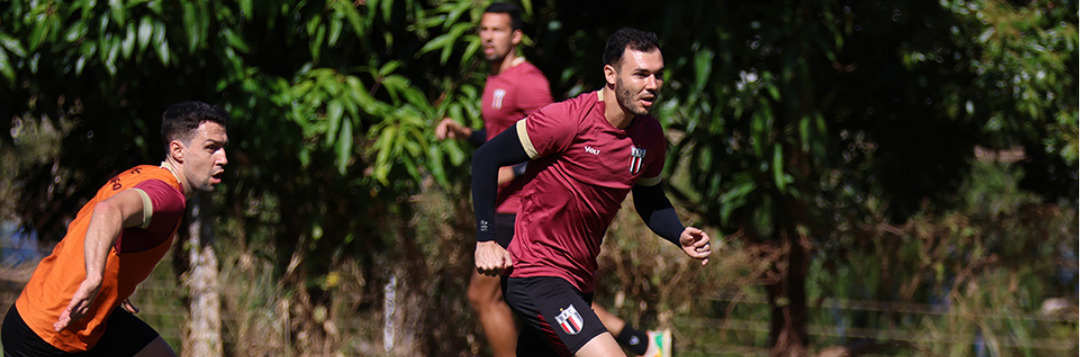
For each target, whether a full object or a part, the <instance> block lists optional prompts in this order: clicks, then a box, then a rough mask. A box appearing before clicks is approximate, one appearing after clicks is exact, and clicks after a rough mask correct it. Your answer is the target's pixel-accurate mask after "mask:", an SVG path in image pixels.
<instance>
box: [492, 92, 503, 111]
mask: <svg viewBox="0 0 1080 357" xmlns="http://www.w3.org/2000/svg"><path fill="white" fill-rule="evenodd" d="M494 94H495V98H492V101H491V107H492V108H495V109H502V100H503V98H504V97H506V90H505V89H496V90H495V93H494Z"/></svg>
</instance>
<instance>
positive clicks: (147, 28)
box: [138, 16, 154, 52]
mask: <svg viewBox="0 0 1080 357" xmlns="http://www.w3.org/2000/svg"><path fill="white" fill-rule="evenodd" d="M153 34H154V25H153V24H152V23H151V22H150V17H149V16H143V17H142V18H141V19H139V35H138V42H139V52H142V51H145V50H146V45H148V44H150V37H151V36H153Z"/></svg>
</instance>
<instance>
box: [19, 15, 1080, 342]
mask: <svg viewBox="0 0 1080 357" xmlns="http://www.w3.org/2000/svg"><path fill="white" fill-rule="evenodd" d="M484 5H486V4H481V3H477V2H474V1H466V0H455V1H436V0H429V1H424V0H367V1H364V0H360V1H341V0H325V1H304V2H294V1H283V0H271V1H254V0H240V1H236V2H213V1H207V0H192V1H183V2H174V1H161V0H131V1H125V0H109V1H96V0H76V1H71V2H65V3H62V2H57V1H41V0H39V1H13V2H6V3H4V4H3V5H0V84H2V85H0V117H4V118H11V117H16V118H19V119H18V120H15V121H12V122H11V124H8V121H7V120H6V119H5V120H2V122H4V124H2V125H4V127H5V128H7V129H9V132H11V133H13V134H11V135H2V136H0V138H2V139H0V140H3V143H2V146H0V147H16V148H27V146H26V145H25V141H20V140H22V139H19V137H18V135H17V134H18V133H21V131H20V130H15V129H19V128H24V127H39V126H41V127H49V126H50V125H51V127H54V128H58V129H57V131H55V132H58V133H61V135H63V138H64V139H63V142H62V146H61V147H62V150H60V151H59V152H58V153H54V154H53V155H50V156H51V157H48V158H37V159H35V160H34V161H33V163H32V164H28V165H27V166H29V168H28V169H26V170H21V169H20V170H19V173H18V175H19V176H18V182H20V184H19V185H25V186H20V187H25V189H24V190H21V196H20V197H21V198H20V201H19V203H18V205H19V207H20V210H19V211H18V213H19V214H20V215H21V216H22V218H23V220H24V222H27V223H29V224H31V225H33V226H34V227H35V228H37V229H38V230H41V231H42V233H43V236H44V237H45V238H46V239H52V240H55V239H57V238H58V237H59V236H60V233H62V232H61V230H62V229H63V228H62V227H63V225H62V224H60V223H61V222H63V219H64V215H65V214H70V213H71V212H74V211H75V209H76V207H77V206H78V204H79V203H80V201H79V200H81V199H83V198H85V197H88V196H89V195H90V192H91V191H92V190H94V189H96V188H97V187H98V184H99V183H100V182H103V181H104V180H105V179H106V178H107V177H108V176H110V175H112V174H114V173H115V172H117V170H122V169H123V168H125V167H128V166H131V165H135V164H139V163H147V162H154V160H157V159H158V158H159V157H161V156H162V155H161V153H162V150H161V149H160V147H161V143H160V142H159V140H158V139H157V137H158V135H157V132H158V129H159V128H158V125H159V120H158V119H157V118H158V116H159V115H160V113H161V111H162V110H163V109H164V108H165V107H166V106H167V105H168V104H171V103H173V102H176V101H179V100H185V99H196V100H203V101H207V102H211V103H215V104H219V105H221V106H223V107H224V108H226V110H228V111H229V112H230V113H231V114H232V116H233V122H232V123H231V124H230V128H229V129H230V134H231V143H230V146H229V149H228V150H229V155H230V166H229V168H228V169H227V175H229V177H228V178H227V182H228V184H227V185H225V187H223V190H221V191H223V192H218V195H217V196H216V201H215V205H216V206H217V207H219V208H220V209H221V210H222V216H223V217H225V219H224V221H226V223H227V224H226V225H225V226H226V227H229V229H230V230H231V231H230V232H227V234H222V235H220V236H221V237H222V239H223V240H229V239H231V241H229V242H228V243H224V244H227V245H233V246H237V247H240V248H241V249H246V250H251V251H254V252H255V254H256V255H258V256H263V257H266V258H267V259H269V260H272V261H273V262H274V271H275V277H276V278H278V279H280V282H281V284H282V286H284V287H285V290H287V292H286V295H288V296H289V298H290V299H293V300H295V301H297V302H299V304H298V305H297V306H300V307H299V308H297V309H294V310H293V311H292V312H291V313H292V314H295V315H297V317H298V318H297V319H296V321H307V322H302V323H299V324H298V325H296V326H291V328H292V329H293V330H294V331H296V332H298V333H297V335H301V334H300V333H299V332H300V331H304V332H305V334H307V335H311V334H320V333H324V332H325V331H322V330H323V329H324V328H323V327H320V325H318V323H319V321H321V320H320V319H322V320H325V316H324V317H322V318H319V317H318V316H322V315H320V313H318V311H324V312H325V310H319V306H322V305H325V304H326V303H327V302H328V301H329V300H330V299H331V298H332V297H333V294H334V291H335V289H336V286H337V283H335V281H336V278H332V277H335V276H337V275H334V274H336V272H334V271H333V270H334V269H335V268H334V266H335V264H338V263H341V262H342V261H345V260H353V261H356V262H358V263H359V264H360V266H361V267H362V268H363V272H362V275H364V276H365V279H367V281H368V283H367V285H364V286H363V287H362V290H363V291H362V294H358V295H361V296H363V297H362V298H360V299H361V300H363V301H361V302H360V303H359V304H360V305H359V306H378V305H379V304H381V298H380V297H379V294H380V292H379V290H380V289H379V286H381V285H383V283H385V282H387V280H388V279H389V277H390V276H397V275H399V274H400V275H401V276H402V277H406V278H402V279H403V280H404V282H403V283H402V284H404V285H405V286H406V287H408V289H406V290H409V291H415V294H420V293H422V292H424V291H453V289H454V286H456V285H455V284H458V285H460V284H459V283H460V282H461V281H458V280H454V279H460V278H461V276H463V275H462V274H464V273H467V272H468V270H467V267H465V268H463V269H462V268H460V267H458V268H451V266H454V262H453V259H447V260H448V261H447V262H442V261H439V262H433V260H438V258H433V257H459V256H461V255H462V254H466V255H465V256H466V257H467V252H465V253H462V252H461V251H460V250H461V249H464V248H461V247H458V246H451V245H455V244H456V245H465V244H467V243H468V241H469V239H468V237H463V238H462V239H459V240H452V241H448V240H438V239H433V238H431V237H428V236H423V235H421V234H419V233H425V234H426V233H431V232H427V231H423V232H418V231H417V228H416V227H415V226H414V225H413V224H411V223H410V222H409V221H408V218H410V217H413V213H414V211H413V210H414V209H415V202H416V201H414V200H416V199H417V197H420V196H416V194H418V193H421V192H425V193H431V192H433V191H438V190H439V189H442V190H444V192H445V193H446V194H447V195H448V196H449V197H450V198H451V199H450V201H452V202H457V203H449V204H448V205H449V206H450V207H453V208H454V211H455V212H456V213H453V214H448V215H447V216H444V217H439V218H435V219H444V220H446V221H448V222H451V223H453V224H457V225H458V227H461V230H462V231H464V232H468V231H469V229H468V227H469V224H468V223H467V222H468V217H467V215H468V214H467V212H464V213H462V212H463V211H462V209H464V208H466V206H464V205H462V204H460V203H461V202H464V201H463V197H465V194H466V192H465V188H466V185H465V184H464V183H465V182H467V178H468V176H467V171H466V166H467V165H464V164H465V163H466V162H467V160H468V159H469V155H468V154H467V152H468V150H467V149H465V148H464V146H463V145H462V144H460V143H456V142H435V141H434V140H433V138H432V135H431V126H432V123H433V122H434V121H435V120H436V119H438V118H442V117H444V116H449V117H453V118H455V119H457V120H459V121H461V122H464V123H467V124H469V125H472V126H474V127H478V126H479V110H478V108H477V106H478V104H479V97H480V88H481V85H482V76H483V71H484V68H483V66H484V64H483V63H482V62H483V61H482V59H481V58H479V56H477V52H478V49H479V43H478V40H477V37H476V36H475V35H474V34H473V31H472V29H473V28H474V27H473V26H474V25H473V24H474V23H475V21H476V19H478V18H479V15H480V11H482V9H483V6H484ZM521 5H522V7H523V8H524V9H525V15H526V18H527V20H529V24H528V27H527V28H526V32H527V34H528V35H529V38H528V40H527V41H526V42H527V44H528V46H527V48H525V49H524V50H523V52H524V54H525V55H526V56H527V57H528V58H529V59H530V60H531V61H533V62H534V63H537V65H538V66H539V67H540V68H541V69H542V70H543V71H544V72H545V73H547V74H548V76H549V78H550V79H551V82H552V84H553V93H555V95H556V97H557V98H556V99H562V98H559V97H560V96H563V97H566V96H572V95H576V94H579V93H582V92H584V91H589V90H594V89H596V88H599V86H600V85H602V77H601V73H602V71H601V66H602V65H601V63H600V58H601V56H600V53H601V51H602V49H603V44H604V41H605V40H606V38H607V36H608V35H609V34H610V33H612V32H613V31H615V30H616V29H618V28H619V27H621V26H626V25H632V26H635V27H640V28H644V29H648V30H653V31H656V32H658V33H659V35H660V36H661V43H662V46H663V50H664V54H665V59H666V61H667V63H666V65H667V71H666V72H665V80H666V86H665V88H667V89H666V90H665V92H664V93H663V94H662V100H663V102H662V103H660V105H659V108H658V110H657V113H656V114H657V116H658V117H660V118H661V120H662V121H663V122H664V124H665V126H666V127H667V128H668V129H669V132H670V133H671V134H672V135H671V136H672V138H673V139H675V140H673V144H674V148H673V149H672V150H670V151H669V153H670V157H669V162H671V163H672V165H669V167H668V172H669V173H670V172H676V171H678V170H686V172H687V178H688V183H687V184H676V185H674V186H673V188H675V191H676V193H675V196H676V197H678V198H679V200H680V201H681V203H682V204H683V205H684V206H685V207H688V208H689V209H691V210H693V211H695V212H694V213H695V214H696V215H699V216H700V217H701V219H702V220H703V221H704V222H703V223H706V224H709V225H715V226H719V227H721V228H722V230H723V231H724V232H726V233H728V234H729V235H728V237H725V238H724V239H736V240H738V241H739V242H740V243H741V244H744V245H743V246H744V247H747V249H752V250H755V251H760V252H766V253H763V255H762V256H768V257H778V258H777V259H775V260H774V261H773V262H774V265H773V269H774V270H775V273H776V274H777V276H782V278H781V279H779V280H777V281H776V282H775V283H773V284H770V285H769V286H768V288H767V291H768V293H769V296H770V301H771V303H772V307H773V308H774V311H773V317H772V322H771V323H772V329H773V333H772V336H771V343H772V344H774V345H775V346H776V347H775V349H774V352H776V353H780V352H783V351H796V353H798V352H800V351H804V350H805V348H806V344H807V337H806V334H805V331H804V330H803V326H804V324H805V318H806V313H805V311H804V310H805V305H806V301H805V288H804V284H805V277H806V274H808V273H807V272H808V271H809V270H810V267H811V265H812V260H813V259H812V257H813V256H812V254H814V253H819V252H822V250H820V249H819V248H820V247H827V246H833V245H836V244H845V243H844V242H845V240H844V239H845V238H843V237H850V235H846V234H847V233H845V232H851V231H853V230H855V229H856V228H857V227H860V226H861V225H865V224H867V222H877V220H878V218H879V216H881V215H883V216H885V217H887V218H888V219H889V220H891V221H892V222H895V223H898V222H903V221H905V220H906V219H908V218H909V217H912V216H913V215H915V216H919V215H921V214H925V213H927V212H934V211H936V210H940V209H944V208H949V207H955V206H956V205H958V204H959V201H958V200H957V199H956V198H955V195H954V193H955V192H956V191H957V190H958V189H959V188H960V187H962V186H961V185H962V184H963V183H964V182H965V177H966V176H967V175H968V174H969V173H970V172H971V170H970V166H971V163H972V162H973V159H974V148H975V146H977V145H981V146H984V147H989V148H991V149H1005V148H1010V147H1015V146H1022V147H1023V148H1024V149H1025V152H1026V153H1027V157H1028V160H1026V161H1024V162H1023V163H1022V164H1021V165H1022V166H1023V169H1024V170H1023V177H1024V181H1023V182H1024V185H1025V186H1024V187H1027V188H1029V189H1031V190H1033V191H1034V192H1038V193H1040V194H1042V195H1043V196H1042V197H1043V198H1044V199H1046V200H1048V201H1059V200H1062V199H1064V200H1066V202H1071V203H1069V204H1071V205H1072V207H1075V201H1073V200H1074V197H1076V187H1077V178H1076V172H1077V147H1078V144H1077V120H1078V119H1077V97H1078V94H1077V82H1076V78H1077V55H1076V46H1077V27H1076V25H1077V18H1076V14H1077V5H1076V2H1075V1H1047V0H1036V1H1011V2H1006V1H1003V0H979V1H951V0H946V1H940V2H917V3H913V2H904V1H884V0H883V1H843V0H817V1H798V2H796V1H780V0H776V1H766V2H734V1H719V2H701V1H691V0H678V1H669V2H665V3H663V4H662V5H661V4H657V3H644V2H635V3H621V2H619V3H615V2H595V1H594V2H560V1H555V2H547V3H543V4H542V5H538V6H535V7H534V6H533V4H532V2H531V1H523V2H521ZM45 122H49V123H52V124H48V125H46V124H42V123H45ZM27 123H29V124H27ZM24 138H25V137H24ZM16 186H17V185H16ZM425 204H426V203H425ZM463 222H464V223H463ZM1033 239H1034V238H1033ZM447 247H451V248H447ZM868 249H876V248H868ZM1010 249H1011V248H1010ZM466 250H467V249H466ZM1010 252H1012V251H1011V250H1010ZM826 253H827V252H826ZM1003 256H1007V257H1009V259H1013V258H1016V259H1022V258H1023V255H1013V254H1012V253H1010V255H1003ZM818 257H819V258H818V259H840V260H842V259H843V257H841V256H832V255H828V254H826V255H821V256H818ZM837 264H839V263H837ZM457 265H461V264H457ZM444 277H445V278H444ZM410 284H411V285H410ZM460 288H461V287H460V286H458V287H457V289H460ZM447 294H450V293H447ZM458 295H462V294H458ZM458 298H460V297H458ZM439 299H442V300H439ZM451 299H452V298H451V297H446V296H437V297H436V300H437V302H436V303H434V305H433V306H440V307H444V308H440V309H439V310H440V311H443V310H452V308H453V306H454V305H453V301H454V300H451ZM459 307H460V306H459ZM343 313H349V312H347V311H346V312H343ZM440 316H441V315H439V313H432V314H431V316H428V317H427V318H428V319H434V320H437V319H439V318H440ZM784 316H792V317H789V318H785V317H784ZM444 332H445V331H444ZM445 333H448V334H449V336H457V337H458V339H461V338H460V337H461V335H462V334H463V333H464V332H461V331H450V332H445ZM436 335H438V334H437V333H432V334H431V336H428V338H432V339H434V338H436V337H434V336H436ZM441 338H443V341H445V340H453V339H454V338H451V337H446V336H443V337H441ZM431 345H432V346H434V345H435V344H431ZM298 348H302V347H298Z"/></svg>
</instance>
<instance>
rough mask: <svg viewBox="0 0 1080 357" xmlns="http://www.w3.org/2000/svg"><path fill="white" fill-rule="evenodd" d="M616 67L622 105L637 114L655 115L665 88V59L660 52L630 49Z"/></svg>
mask: <svg viewBox="0 0 1080 357" xmlns="http://www.w3.org/2000/svg"><path fill="white" fill-rule="evenodd" d="M616 65H617V66H619V68H617V69H616V70H615V71H614V75H615V97H616V98H617V99H618V101H619V104H620V105H622V107H623V108H625V109H626V110H627V111H629V112H630V113H632V114H634V115H647V114H649V113H650V112H652V108H653V104H655V103H656V99H657V95H658V94H659V93H660V87H662V86H663V85H664V79H663V77H664V56H663V55H661V54H660V50H659V49H653V50H652V51H648V52H642V51H637V50H632V49H630V48H629V47H628V48H627V49H626V51H625V52H623V57H622V59H621V60H620V62H619V63H617V64H616ZM608 73H609V75H610V74H611V72H610V71H609V72H608Z"/></svg>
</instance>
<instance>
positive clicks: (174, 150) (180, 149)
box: [169, 140, 184, 162]
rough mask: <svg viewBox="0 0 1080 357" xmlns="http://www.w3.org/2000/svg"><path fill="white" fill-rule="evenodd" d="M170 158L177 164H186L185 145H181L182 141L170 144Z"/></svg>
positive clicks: (174, 141)
mask: <svg viewBox="0 0 1080 357" xmlns="http://www.w3.org/2000/svg"><path fill="white" fill-rule="evenodd" d="M169 156H171V157H172V158H173V160H176V162H184V144H182V143H180V140H173V141H170V142H169Z"/></svg>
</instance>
